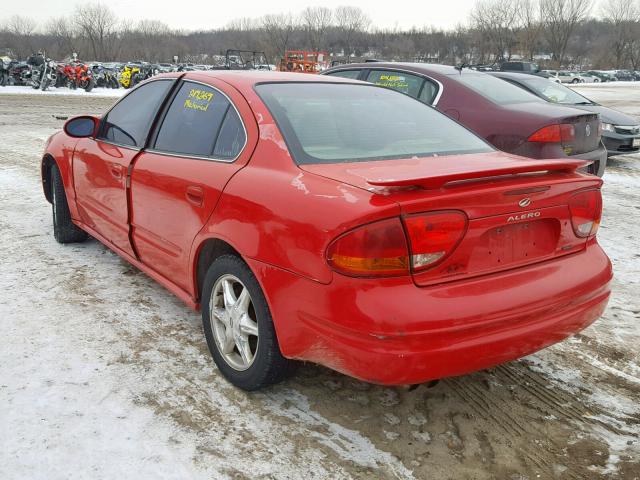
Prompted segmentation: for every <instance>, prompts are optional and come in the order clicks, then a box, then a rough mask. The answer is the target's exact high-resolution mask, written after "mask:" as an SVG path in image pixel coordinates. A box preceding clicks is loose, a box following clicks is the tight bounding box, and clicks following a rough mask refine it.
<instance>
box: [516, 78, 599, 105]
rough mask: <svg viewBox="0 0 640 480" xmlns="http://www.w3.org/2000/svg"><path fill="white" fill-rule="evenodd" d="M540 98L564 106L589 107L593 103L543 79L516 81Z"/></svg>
mask: <svg viewBox="0 0 640 480" xmlns="http://www.w3.org/2000/svg"><path fill="white" fill-rule="evenodd" d="M518 80H519V81H520V82H522V83H524V84H525V85H526V86H527V87H529V88H530V89H531V90H533V91H534V92H536V93H538V94H539V95H540V96H541V97H542V98H544V99H545V100H547V101H548V102H552V103H562V104H564V105H591V104H593V102H592V101H591V100H589V99H588V98H585V97H583V96H582V95H580V94H579V93H577V92H575V91H574V90H571V89H570V88H568V87H565V86H564V85H561V84H559V83H555V82H551V81H549V80H547V79H544V78H535V77H532V78H522V79H518Z"/></svg>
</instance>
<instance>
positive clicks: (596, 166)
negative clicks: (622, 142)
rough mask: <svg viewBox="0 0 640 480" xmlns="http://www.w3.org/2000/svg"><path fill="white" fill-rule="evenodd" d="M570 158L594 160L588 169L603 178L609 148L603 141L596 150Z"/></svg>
mask: <svg viewBox="0 0 640 480" xmlns="http://www.w3.org/2000/svg"><path fill="white" fill-rule="evenodd" d="M569 158H572V159H575V160H588V161H590V162H593V163H592V164H591V165H589V166H587V167H586V171H587V172H588V173H591V174H592V175H597V176H599V177H601V178H602V176H603V175H604V169H605V168H606V166H607V149H606V148H605V146H604V145H603V144H602V142H601V143H600V146H599V147H598V148H597V149H596V150H592V151H591V152H587V153H581V154H578V155H571V156H570V157H569Z"/></svg>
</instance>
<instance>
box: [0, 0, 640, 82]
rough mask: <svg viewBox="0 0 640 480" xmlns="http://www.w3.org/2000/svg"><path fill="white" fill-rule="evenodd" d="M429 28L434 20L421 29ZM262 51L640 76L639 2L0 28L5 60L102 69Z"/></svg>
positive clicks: (529, 2)
mask: <svg viewBox="0 0 640 480" xmlns="http://www.w3.org/2000/svg"><path fill="white" fill-rule="evenodd" d="M427 22H428V18H427V19H425V22H424V23H427ZM228 48H234V49H243V50H259V51H264V52H265V53H266V55H267V57H268V59H269V61H270V62H272V63H277V61H278V59H279V58H281V57H282V55H283V54H284V52H285V50H288V49H299V50H314V51H316V50H317V51H328V52H330V53H332V54H333V58H334V59H341V60H342V61H348V60H351V59H361V58H363V57H364V58H371V57H374V58H381V59H387V60H399V61H427V62H436V63H449V64H458V63H467V64H492V63H496V62H500V61H504V60H510V59H514V58H518V59H519V58H522V59H527V60H538V61H541V62H542V63H544V64H545V65H547V66H552V67H574V66H592V67H593V68H632V69H634V70H637V69H640V0H600V1H599V2H596V1H595V0H478V2H477V3H476V5H475V6H474V8H473V9H472V11H471V12H470V14H469V16H468V18H467V19H466V22H464V23H460V24H459V25H458V26H457V27H455V28H452V29H441V28H438V27H434V26H425V27H422V28H415V27H414V28H411V29H381V28H376V27H375V26H374V25H372V22H371V19H370V18H369V16H368V15H367V14H366V12H364V11H363V10H362V9H360V8H358V7H352V6H342V7H337V8H335V9H329V8H326V7H307V8H305V9H304V10H302V11H301V12H299V13H297V14H293V13H282V14H273V15H265V16H263V17H259V18H241V19H238V20H234V21H233V22H231V23H229V24H228V25H226V26H224V27H222V28H215V29H211V30H206V31H182V30H177V29H173V28H171V27H170V26H169V25H167V24H165V23H163V22H159V21H155V20H143V21H140V22H138V23H136V24H131V23H129V22H125V21H124V20H122V19H120V18H118V17H117V15H116V14H115V13H114V12H113V11H112V10H111V9H110V8H109V7H108V6H107V5H106V4H101V3H90V4H84V3H83V4H80V5H78V6H77V7H76V8H75V11H74V13H73V14H71V15H68V16H61V17H56V18H51V19H49V20H48V21H47V22H44V23H43V24H38V23H37V22H35V21H34V20H33V19H31V18H29V17H27V16H20V15H16V16H13V17H11V18H7V19H5V20H4V21H2V22H0V54H2V53H3V51H4V54H6V55H9V56H11V57H13V58H26V57H27V56H28V55H29V54H31V53H33V52H35V51H39V50H45V51H46V53H47V55H48V56H50V57H51V58H56V59H63V58H68V57H70V55H71V54H72V53H73V52H75V53H77V54H78V56H79V58H81V59H84V60H95V61H132V60H146V61H150V62H169V61H172V59H173V57H174V56H178V57H179V59H180V60H179V61H181V62H194V63H212V62H213V58H214V56H215V55H221V54H224V52H225V51H226V49H228Z"/></svg>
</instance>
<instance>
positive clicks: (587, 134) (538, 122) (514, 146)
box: [323, 62, 640, 176]
mask: <svg viewBox="0 0 640 480" xmlns="http://www.w3.org/2000/svg"><path fill="white" fill-rule="evenodd" d="M323 74H324V75H329V76H334V77H335V76H337V77H343V78H351V79H358V80H363V81H366V82H371V83H374V84H376V85H380V86H383V87H387V88H392V89H394V90H398V91H400V92H402V93H405V94H407V95H409V96H411V97H413V98H416V99H418V100H420V101H422V102H423V103H426V104H428V105H431V106H433V107H435V108H437V109H438V110H440V111H442V112H443V113H445V114H446V115H448V116H449V117H451V118H453V119H454V120H456V121H458V122H460V123H461V124H463V125H464V126H466V127H467V128H469V129H470V130H472V131H474V132H475V133H476V134H478V135H480V136H481V137H482V138H484V139H485V140H486V141H487V142H488V143H490V144H491V145H493V146H494V147H496V148H498V149H500V150H503V151H505V152H509V153H513V154H516V155H522V156H525V157H531V158H538V159H545V158H573V159H583V160H588V161H590V162H592V163H591V165H590V166H589V167H588V168H589V171H590V172H591V173H594V174H597V175H599V176H602V175H603V173H604V170H605V166H606V161H607V156H608V153H609V154H615V153H624V152H623V151H622V150H619V149H618V148H614V145H613V144H610V145H611V149H610V150H609V152H608V151H607V147H605V145H604V144H603V142H602V129H603V126H602V123H601V121H600V118H599V114H600V112H599V111H586V109H585V108H576V105H568V104H562V103H561V102H551V101H547V100H546V99H543V98H541V97H540V96H538V95H536V94H534V93H532V92H530V91H527V90H526V89H524V88H521V87H520V86H518V85H514V84H512V83H509V82H507V81H505V80H503V79H501V78H496V77H495V76H493V75H497V74H493V73H487V72H479V71H474V70H470V69H466V68H456V67H451V66H445V65H428V64H418V63H383V62H376V63H361V64H350V65H344V66H340V67H335V68H332V69H329V70H327V71H326V72H324V73H323ZM520 75H523V76H526V77H529V78H535V79H539V80H541V81H543V82H545V83H546V84H547V85H557V84H554V83H553V82H552V81H549V80H547V79H544V78H541V77H539V76H534V75H528V74H520ZM584 101H585V102H586V101H587V100H586V99H585V100H584ZM594 107H595V106H594ZM600 108H604V107H600ZM620 115H622V114H620ZM615 123H616V124H620V123H623V124H624V123H626V124H631V125H633V126H635V125H637V124H638V122H637V121H636V120H634V119H628V120H624V121H621V117H616V120H615ZM638 137H639V138H640V135H638ZM634 138H635V137H634ZM634 138H629V139H625V140H624V142H626V143H625V146H624V147H622V146H620V147H621V148H623V149H624V148H627V146H626V145H627V144H628V148H629V150H628V151H627V152H626V153H628V152H632V151H635V148H636V147H635V146H634V145H635V142H636V140H635V139H634Z"/></svg>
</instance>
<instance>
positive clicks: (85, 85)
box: [76, 63, 96, 92]
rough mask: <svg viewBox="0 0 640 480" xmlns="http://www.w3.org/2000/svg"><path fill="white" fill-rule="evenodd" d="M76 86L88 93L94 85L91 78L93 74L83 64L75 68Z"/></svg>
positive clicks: (94, 81) (93, 80) (94, 82)
mask: <svg viewBox="0 0 640 480" xmlns="http://www.w3.org/2000/svg"><path fill="white" fill-rule="evenodd" d="M76 85H77V86H78V88H81V89H83V90H84V91H85V92H90V91H91V90H93V87H94V86H95V85H96V80H95V78H93V72H92V71H91V70H90V69H89V67H88V66H87V65H86V64H84V63H81V64H79V65H78V66H76Z"/></svg>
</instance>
